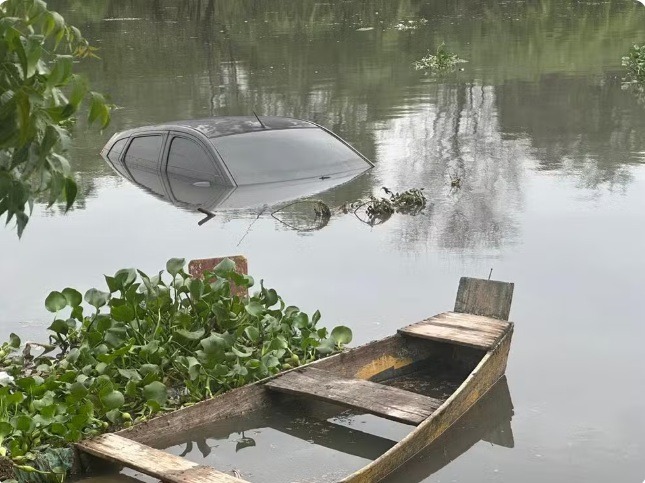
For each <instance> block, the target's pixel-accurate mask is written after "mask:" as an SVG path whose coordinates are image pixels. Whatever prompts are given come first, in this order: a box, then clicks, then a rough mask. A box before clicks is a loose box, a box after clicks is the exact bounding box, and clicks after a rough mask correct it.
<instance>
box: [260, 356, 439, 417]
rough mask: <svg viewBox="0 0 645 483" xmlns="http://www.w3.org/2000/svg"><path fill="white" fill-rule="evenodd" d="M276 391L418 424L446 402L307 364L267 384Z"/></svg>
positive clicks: (266, 385)
mask: <svg viewBox="0 0 645 483" xmlns="http://www.w3.org/2000/svg"><path fill="white" fill-rule="evenodd" d="M265 387H267V388H269V389H272V390H274V391H279V392H285V393H287V394H295V395H298V396H308V397H312V398H314V399H320V400H322V401H326V402H332V403H335V404H339V405H341V406H344V407H349V408H352V409H357V410H359V411H362V412H366V413H371V414H376V415H377V416H381V417H384V418H386V419H391V420H393V421H398V422H401V423H407V424H415V425H416V424H419V423H421V422H422V421H425V420H426V419H427V418H428V417H430V415H431V414H432V413H433V412H434V411H435V410H436V409H437V408H438V407H439V406H441V404H442V402H443V401H440V400H438V399H435V398H432V397H428V396H423V395H422V394H417V393H414V392H410V391H405V390H403V389H398V388H396V387H390V386H385V385H383V384H378V383H376V382H370V381H365V380H363V379H355V378H348V377H342V376H337V375H335V374H333V373H332V372H329V371H323V370H321V369H316V368H315V367H305V368H303V369H297V370H295V371H291V372H288V373H286V374H284V375H282V376H279V377H277V378H275V379H273V380H271V381H269V382H267V383H266V384H265Z"/></svg>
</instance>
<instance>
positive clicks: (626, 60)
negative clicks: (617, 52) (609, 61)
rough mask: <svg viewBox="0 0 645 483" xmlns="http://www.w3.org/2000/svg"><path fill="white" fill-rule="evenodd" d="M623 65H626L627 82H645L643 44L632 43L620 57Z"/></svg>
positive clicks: (644, 52)
mask: <svg viewBox="0 0 645 483" xmlns="http://www.w3.org/2000/svg"><path fill="white" fill-rule="evenodd" d="M622 65H623V67H627V77H626V78H625V79H623V80H624V81H626V82H628V83H638V84H645V45H633V46H632V47H631V48H630V49H629V52H628V54H627V55H626V56H624V57H623V58H622Z"/></svg>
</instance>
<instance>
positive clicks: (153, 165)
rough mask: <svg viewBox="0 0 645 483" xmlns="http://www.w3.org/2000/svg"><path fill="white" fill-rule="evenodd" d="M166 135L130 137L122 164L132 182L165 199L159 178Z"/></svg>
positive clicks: (147, 134)
mask: <svg viewBox="0 0 645 483" xmlns="http://www.w3.org/2000/svg"><path fill="white" fill-rule="evenodd" d="M165 137H166V133H163V132H147V133H145V134H138V135H135V136H132V138H131V140H130V143H129V144H128V147H127V150H126V152H125V155H124V156H123V163H124V164H125V167H126V168H127V170H128V172H129V173H130V176H131V177H132V180H133V181H134V182H135V183H136V184H138V185H140V186H142V187H144V188H147V189H148V190H150V191H152V192H153V193H154V194H157V195H160V196H163V197H164V198H165V197H167V194H166V191H165V189H164V185H163V180H162V178H161V166H160V163H161V153H162V151H163V145H164V140H165Z"/></svg>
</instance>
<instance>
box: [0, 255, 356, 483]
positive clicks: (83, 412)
mask: <svg viewBox="0 0 645 483" xmlns="http://www.w3.org/2000/svg"><path fill="white" fill-rule="evenodd" d="M184 267H185V262H184V260H183V259H171V260H169V261H168V263H167V264H166V272H167V274H164V272H163V271H162V272H159V273H158V274H156V275H153V276H150V275H147V274H145V273H143V272H141V271H138V270H135V269H124V270H119V271H118V272H116V273H115V274H114V276H106V277H105V280H106V284H107V289H106V290H99V289H94V288H93V289H90V290H88V291H87V292H85V294H84V295H83V296H82V295H81V293H80V292H78V291H77V290H75V289H72V288H65V289H63V290H61V291H55V292H52V293H50V294H49V296H48V297H47V299H46V300H45V307H46V308H47V310H49V311H50V312H52V313H53V314H55V315H54V320H53V322H52V324H51V326H50V327H49V331H50V332H51V336H50V340H49V342H48V344H44V345H38V350H39V354H38V356H35V357H34V356H32V355H31V351H32V350H33V349H34V346H33V344H27V345H25V346H24V347H23V346H22V345H21V341H20V339H19V338H18V337H17V336H15V335H12V336H11V339H10V340H9V341H8V342H6V343H5V344H4V345H2V346H1V347H0V470H1V464H2V461H3V458H4V461H5V462H6V461H7V459H10V460H11V461H12V462H13V464H14V465H18V466H16V467H14V471H15V470H16V468H17V469H18V471H20V470H21V468H20V467H23V468H24V467H27V468H29V467H33V465H34V464H35V461H37V459H38V455H39V454H43V453H48V452H49V451H50V450H51V449H52V448H56V447H67V446H68V445H69V444H70V443H73V442H76V441H79V440H81V439H83V438H87V437H90V436H92V435H95V434H99V433H102V432H105V431H107V430H108V429H110V428H114V427H120V426H129V425H131V424H132V423H133V422H136V421H144V420H146V419H147V418H149V417H151V416H152V415H154V414H156V413H158V412H160V411H166V410H170V409H175V408H179V407H181V406H184V405H188V404H192V403H195V402H198V401H201V400H204V399H207V398H209V397H212V396H214V395H216V394H220V393H222V392H224V391H227V390H229V389H232V388H234V387H238V386H242V385H244V384H247V383H249V382H253V381H257V380H260V379H262V378H265V377H268V376H271V375H274V374H276V373H278V372H279V371H281V370H286V369H290V368H292V367H297V366H299V365H301V364H305V363H307V362H311V361H313V360H315V359H318V358H320V357H322V356H324V355H327V354H331V353H332V352H335V351H337V350H339V349H341V348H342V347H343V345H344V344H347V343H349V342H350V341H351V339H352V332H351V330H350V329H348V328H347V327H343V326H339V327H335V328H334V329H333V330H332V331H331V332H329V331H328V330H327V329H326V328H322V327H318V326H317V323H318V321H319V319H320V313H319V312H317V311H316V312H315V313H314V314H313V315H312V316H311V317H310V316H309V315H307V314H306V313H304V312H302V311H301V310H300V309H299V308H298V307H295V306H287V305H286V304H285V303H284V301H283V300H282V298H281V297H280V296H279V295H278V294H277V293H276V291H275V290H274V289H271V288H266V287H265V286H264V285H263V283H262V282H261V283H260V289H259V291H258V292H257V293H256V294H254V295H253V296H251V297H250V298H249V297H239V296H237V295H235V292H236V291H232V290H231V287H232V286H234V287H238V288H249V287H251V286H253V279H252V278H251V277H250V276H248V275H242V274H239V273H236V272H235V264H234V262H233V261H231V260H229V259H225V260H224V261H222V262H221V263H220V264H219V265H217V266H216V267H215V268H214V269H213V271H212V272H206V273H205V279H204V280H199V279H193V278H191V277H190V276H189V275H188V274H187V273H186V272H185V270H184ZM83 301H85V305H83ZM88 308H89V310H87V309H88ZM41 469H42V468H41ZM5 477H6V475H5ZM2 479H3V475H2V474H1V471H0V480H2Z"/></svg>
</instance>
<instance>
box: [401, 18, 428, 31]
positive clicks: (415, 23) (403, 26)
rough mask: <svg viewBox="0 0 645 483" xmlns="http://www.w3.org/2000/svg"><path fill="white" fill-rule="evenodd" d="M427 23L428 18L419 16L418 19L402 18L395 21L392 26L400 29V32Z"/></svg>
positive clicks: (414, 28)
mask: <svg viewBox="0 0 645 483" xmlns="http://www.w3.org/2000/svg"><path fill="white" fill-rule="evenodd" d="M427 23H428V20H427V19H425V18H420V19H419V20H404V21H401V22H399V23H397V24H396V25H395V26H394V28H395V29H396V30H400V31H402V32H405V31H407V30H416V29H418V28H419V27H420V26H421V25H426V24H427Z"/></svg>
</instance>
